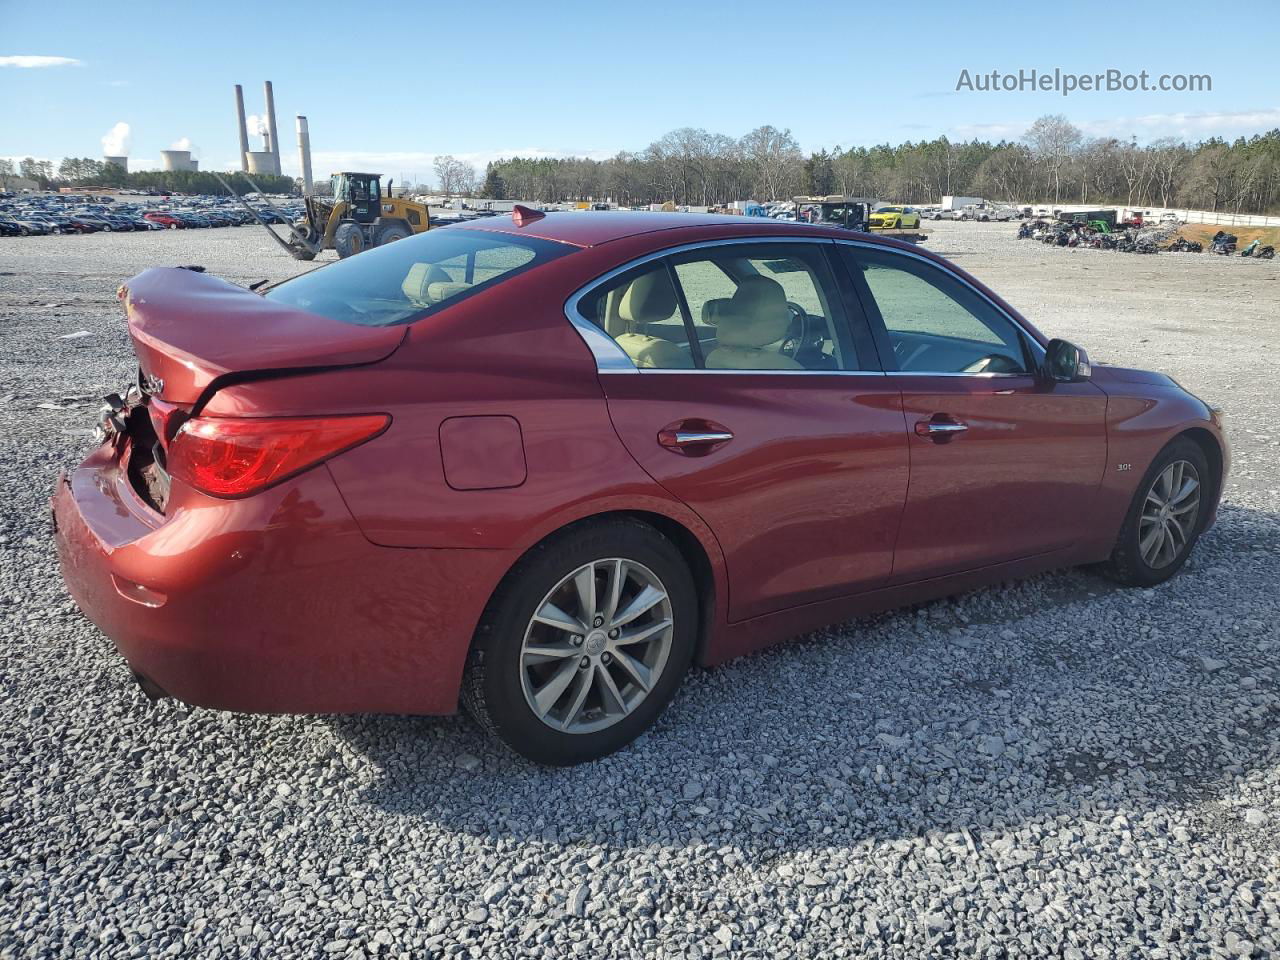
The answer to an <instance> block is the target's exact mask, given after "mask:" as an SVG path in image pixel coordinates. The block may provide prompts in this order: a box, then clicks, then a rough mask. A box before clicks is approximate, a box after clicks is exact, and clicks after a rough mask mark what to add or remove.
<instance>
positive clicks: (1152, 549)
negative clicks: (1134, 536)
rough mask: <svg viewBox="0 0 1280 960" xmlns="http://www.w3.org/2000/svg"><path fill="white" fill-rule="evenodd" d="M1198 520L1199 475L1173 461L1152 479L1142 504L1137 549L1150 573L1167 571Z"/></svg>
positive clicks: (1182, 462) (1191, 466) (1185, 464)
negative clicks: (1163, 568) (1164, 569)
mask: <svg viewBox="0 0 1280 960" xmlns="http://www.w3.org/2000/svg"><path fill="white" fill-rule="evenodd" d="M1199 517H1200V474H1199V472H1198V471H1197V470H1196V468H1195V465H1194V464H1193V463H1191V462H1189V461H1187V460H1174V461H1173V462H1172V463H1170V464H1169V465H1168V466H1166V467H1165V468H1164V469H1163V470H1161V471H1160V473H1159V475H1157V476H1156V479H1155V482H1153V483H1152V484H1151V489H1150V490H1148V491H1147V497H1146V500H1145V501H1144V502H1143V504H1142V516H1141V518H1140V519H1139V521H1138V549H1139V551H1140V552H1141V553H1142V559H1143V561H1144V562H1145V563H1146V564H1147V566H1149V567H1151V569H1153V570H1159V569H1161V568H1162V567H1167V566H1168V565H1169V564H1171V563H1173V562H1174V561H1175V560H1177V559H1178V557H1180V556H1181V555H1182V553H1183V552H1184V551H1185V550H1186V549H1187V546H1188V544H1189V543H1190V542H1191V537H1192V535H1193V534H1194V532H1195V529H1196V523H1197V521H1198V520H1199Z"/></svg>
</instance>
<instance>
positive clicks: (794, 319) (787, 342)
mask: <svg viewBox="0 0 1280 960" xmlns="http://www.w3.org/2000/svg"><path fill="white" fill-rule="evenodd" d="M787 310H789V311H790V312H791V322H790V323H789V324H787V333H786V336H784V337H783V338H782V343H781V344H780V345H779V346H778V352H779V353H780V354H782V355H783V356H784V357H790V358H791V359H792V360H795V359H796V354H798V353H799V352H800V351H801V350H803V349H804V348H805V347H806V346H808V345H809V344H810V343H811V341H812V340H813V339H814V338H813V336H812V335H811V334H810V332H809V328H810V326H812V324H810V322H809V314H808V313H806V312H805V309H804V307H802V306H800V304H798V303H796V302H795V301H792V300H788V301H787ZM821 342H822V338H821V337H818V343H821Z"/></svg>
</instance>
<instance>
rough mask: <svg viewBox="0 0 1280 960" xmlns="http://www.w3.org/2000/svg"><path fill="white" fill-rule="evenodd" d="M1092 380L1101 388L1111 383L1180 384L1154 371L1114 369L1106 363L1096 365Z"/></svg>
mask: <svg viewBox="0 0 1280 960" xmlns="http://www.w3.org/2000/svg"><path fill="white" fill-rule="evenodd" d="M1092 366H1093V375H1092V377H1091V379H1092V380H1093V381H1094V382H1095V383H1097V384H1098V385H1099V386H1102V387H1104V388H1105V387H1106V385H1107V384H1109V383H1117V384H1118V383H1146V384H1152V385H1154V386H1160V387H1176V386H1178V383H1177V381H1176V380H1174V379H1173V378H1172V377H1170V376H1166V375H1165V374H1163V373H1156V372H1154V371H1152V370H1139V369H1137V368H1135V367H1113V366H1110V365H1108V364H1105V363H1094V364H1092Z"/></svg>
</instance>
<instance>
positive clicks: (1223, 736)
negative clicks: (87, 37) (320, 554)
mask: <svg viewBox="0 0 1280 960" xmlns="http://www.w3.org/2000/svg"><path fill="white" fill-rule="evenodd" d="M1278 534H1280V517H1277V516H1275V515H1273V514H1267V513H1262V512H1259V511H1254V510H1249V509H1242V508H1239V507H1230V506H1228V507H1224V509H1223V510H1222V515H1221V519H1220V521H1219V524H1218V526H1217V527H1216V528H1215V529H1214V530H1213V531H1212V532H1210V533H1209V534H1208V535H1206V536H1205V538H1204V539H1203V541H1202V544H1201V548H1200V549H1199V550H1198V552H1197V555H1196V557H1195V558H1194V560H1193V563H1192V564H1191V565H1189V567H1188V568H1187V569H1186V570H1185V571H1184V572H1183V573H1182V575H1180V576H1178V577H1176V578H1174V579H1173V580H1172V581H1170V582H1169V583H1167V584H1165V585H1163V586H1161V587H1159V588H1156V589H1153V590H1122V589H1118V588H1116V587H1114V586H1113V585H1112V584H1110V583H1109V582H1107V581H1104V580H1102V579H1100V578H1098V577H1096V576H1094V575H1093V574H1091V573H1088V572H1084V571H1064V572H1060V573H1056V574H1048V575H1045V576H1041V577H1036V578H1033V579H1031V580H1026V581H1020V582H1016V583H1006V584H1001V585H998V586H995V587H992V588H990V589H986V590H982V591H978V592H975V593H970V594H966V595H963V596H960V597H954V598H950V599H947V600H942V601H938V602H935V603H930V604H926V605H923V606H920V607H916V608H912V609H907V610H902V611H897V612H894V613H890V614H885V615H882V616H879V617H875V618H869V619H865V620H860V621H856V622H853V623H849V624H844V625H841V626H838V627H834V628H829V629H827V630H823V631H819V632H817V633H814V634H810V635H808V636H806V637H803V638H800V639H798V640H797V641H795V642H793V643H791V644H786V645H783V646H781V647H778V648H775V649H773V650H770V651H766V652H763V653H760V654H757V655H754V656H751V657H746V658H742V659H740V660H737V661H735V662H733V663H731V664H728V665H725V666H722V667H719V668H717V669H714V670H698V671H694V672H693V673H692V674H691V675H690V677H689V678H688V680H687V682H686V684H685V687H684V688H683V690H682V692H681V693H680V695H679V696H678V697H677V699H676V701H675V703H674V704H673V705H672V707H671V709H669V710H668V711H667V712H666V714H665V715H664V716H663V717H662V719H661V720H660V722H659V723H658V725H657V726H656V728H655V729H654V730H653V731H651V732H650V733H649V734H647V735H646V736H645V737H643V738H642V739H641V740H640V741H639V742H637V743H636V744H634V745H633V746H632V747H630V748H628V749H625V750H623V751H622V752H620V753H618V754H615V755H613V756H611V757H608V758H605V759H604V760H601V761H598V762H596V763H592V764H587V765H584V766H581V767H577V768H570V769H549V768H545V767H539V766H536V765H534V764H531V763H527V762H525V761H523V760H522V759H520V758H518V757H516V756H514V755H512V754H511V753H509V752H507V751H506V750H504V749H503V748H502V747H501V746H499V745H497V744H496V743H495V742H494V741H492V740H490V739H489V738H488V737H487V736H485V735H484V734H483V733H482V732H481V731H480V730H479V729H478V728H477V727H476V726H475V725H474V724H473V723H471V721H470V720H469V719H467V718H465V717H454V718H446V719H422V718H395V717H342V718H332V719H330V720H328V721H327V722H328V723H329V724H330V726H331V729H332V730H333V731H334V733H336V734H337V736H338V738H340V740H341V741H342V742H343V743H344V744H345V745H346V746H348V747H350V748H351V749H353V750H354V751H355V752H356V753H357V754H358V755H360V756H362V757H364V758H367V759H368V760H369V761H372V763H373V765H374V766H375V767H376V769H377V774H376V776H374V777H373V778H372V780H371V781H370V782H368V783H367V785H366V786H365V787H364V788H363V789H362V792H361V794H360V800H361V801H362V802H364V803H367V804H370V805H372V806H373V807H376V808H379V809H382V810H384V811H386V812H390V813H394V814H401V815H410V816H413V817H422V818H426V819H427V820H430V821H433V822H436V823H439V824H440V825H442V826H444V827H446V828H449V829H453V830H459V831H463V832H474V833H476V834H484V835H494V832H495V831H497V835H499V836H505V837H508V838H510V839H513V840H519V841H525V840H533V841H537V840H542V841H544V842H547V843H558V844H569V843H582V844H598V845H604V846H614V847H623V848H627V847H637V846H644V845H648V844H652V843H663V844H672V843H674V844H679V845H687V844H692V843H712V844H717V845H719V844H731V845H733V846H734V847H735V848H737V849H739V850H740V851H742V852H743V853H744V855H747V856H751V857H755V856H758V857H763V858H768V857H769V856H771V855H773V854H774V853H777V852H780V851H783V850H787V849H794V848H814V849H816V848H826V847H831V846H842V845H848V844H852V843H857V842H859V841H863V840H867V839H872V838H881V839H899V838H910V837H915V836H918V835H920V834H921V833H923V832H925V831H944V832H954V833H955V836H956V837H958V838H966V837H967V839H961V840H958V841H957V842H962V843H969V844H971V845H972V844H973V843H975V842H976V844H977V846H978V847H980V846H981V831H982V830H983V829H985V828H991V827H1007V826H1011V825H1013V826H1016V825H1017V824H1020V823H1023V822H1027V821H1031V820H1035V821H1045V820H1046V819H1048V818H1052V817H1064V816H1065V817H1070V818H1076V817H1083V818H1085V819H1094V818H1097V817H1101V816H1103V815H1104V814H1107V815H1108V816H1113V815H1114V813H1115V812H1117V811H1124V812H1125V814H1126V815H1127V816H1129V817H1133V816H1135V815H1137V816H1141V815H1143V814H1145V813H1151V812H1155V811H1158V810H1159V809H1160V808H1161V807H1162V806H1164V805H1168V804H1171V803H1179V804H1185V803H1188V802H1195V801H1196V800H1198V799H1203V798H1207V797H1210V796H1213V795H1215V793H1217V792H1219V791H1220V789H1221V787H1222V786H1223V784H1224V783H1226V782H1228V781H1230V780H1232V779H1233V778H1236V777H1240V776H1245V775H1247V774H1248V773H1250V772H1251V771H1252V770H1254V769H1256V768H1259V767H1262V766H1264V765H1266V764H1268V763H1272V762H1274V756H1275V750H1276V744H1277V735H1276V733H1275V730H1276V720H1277V719H1280V705H1278V701H1277V698H1276V696H1275V694H1274V692H1273V690H1274V685H1275V682H1276V681H1277V680H1280V675H1277V672H1276V670H1275V664H1276V661H1277V651H1278V650H1280V640H1277V634H1276V631H1275V628H1274V626H1273V625H1272V624H1273V623H1274V617H1275V613H1276V607H1275V603H1276V601H1275V597H1274V596H1273V595H1271V594H1269V593H1268V592H1267V591H1260V590H1259V589H1258V585H1259V584H1265V583H1270V584H1272V585H1273V586H1274V584H1275V583H1277V582H1280V554H1278V553H1277V551H1276V550H1275V549H1274V544H1275V543H1276V542H1277V535H1278ZM1108 812H1109V813H1108ZM966 831H968V833H966ZM975 837H976V838H977V840H976V841H975V840H974V839H973V838H975Z"/></svg>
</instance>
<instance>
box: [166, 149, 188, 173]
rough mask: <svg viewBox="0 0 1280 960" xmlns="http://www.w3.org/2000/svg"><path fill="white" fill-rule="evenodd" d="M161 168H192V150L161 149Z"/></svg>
mask: <svg viewBox="0 0 1280 960" xmlns="http://www.w3.org/2000/svg"><path fill="white" fill-rule="evenodd" d="M160 169H161V170H190V169H192V167H191V151H190V150H161V151H160Z"/></svg>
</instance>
